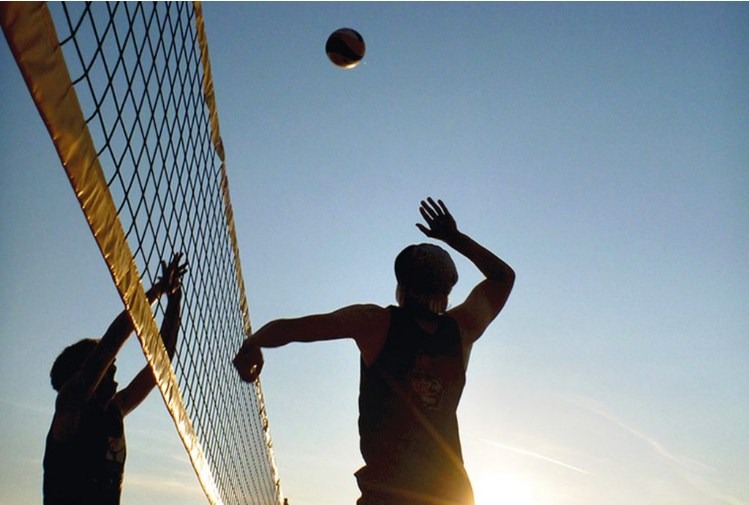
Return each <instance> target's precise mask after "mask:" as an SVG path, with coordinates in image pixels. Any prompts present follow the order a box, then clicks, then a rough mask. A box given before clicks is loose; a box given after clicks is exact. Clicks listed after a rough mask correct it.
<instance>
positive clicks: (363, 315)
mask: <svg viewBox="0 0 749 505" xmlns="http://www.w3.org/2000/svg"><path fill="white" fill-rule="evenodd" d="M341 316H342V317H343V318H345V319H346V320H347V321H346V323H344V324H346V326H348V327H349V328H350V329H351V336H352V337H353V338H354V340H355V341H356V345H357V347H359V352H360V353H361V356H362V359H363V360H364V362H365V363H366V364H367V365H371V364H372V363H374V361H375V360H376V359H377V356H378V355H379V353H380V350H381V349H382V346H383V345H384V343H385V338H386V337H387V332H388V328H389V327H390V310H388V309H387V308H385V307H381V306H379V305H375V304H372V303H368V304H358V305H350V306H348V307H346V308H344V309H341Z"/></svg>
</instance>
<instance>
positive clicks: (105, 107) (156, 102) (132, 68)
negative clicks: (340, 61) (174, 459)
mask: <svg viewBox="0 0 749 505" xmlns="http://www.w3.org/2000/svg"><path fill="white" fill-rule="evenodd" d="M0 22H1V23H2V27H3V31H4V33H5V36H6V39H7V40H8V44H9V46H10V48H11V50H12V52H13V54H14V56H15V58H16V61H17V63H18V66H19V68H20V70H21V73H22V74H23V76H24V79H25V81H26V84H27V86H28V88H29V91H30V92H31V94H32V96H33V99H34V101H35V103H36V105H37V108H38V110H39V112H40V114H41V116H42V119H43V121H44V123H45V125H46V127H47V129H48V131H49V133H50V137H51V138H52V140H53V142H54V144H55V148H56V150H57V153H58V155H59V157H60V160H61V162H62V165H63V167H64V169H65V171H66V173H67V175H68V178H69V179H70V182H71V185H72V187H73V190H74V192H75V194H76V196H77V198H78V200H79V202H80V205H81V209H82V210H83V213H84V215H85V217H86V220H87V221H88V224H89V226H90V228H91V231H92V233H93V235H94V237H95V239H96V242H97V244H98V246H99V248H100V250H101V253H102V256H103V258H104V260H105V262H106V264H107V266H108V268H109V271H110V273H111V275H112V279H113V281H114V283H115V285H116V287H117V290H118V292H119V293H120V296H121V298H122V301H123V303H124V305H125V307H126V309H127V310H128V311H129V312H130V315H131V318H132V320H133V323H134V326H135V329H136V333H137V335H138V339H139V341H140V343H141V347H142V348H143V352H144V355H145V356H146V359H147V361H148V363H149V364H150V365H151V367H152V368H153V371H154V375H155V376H156V378H157V383H158V386H159V389H160V391H161V394H162V396H163V398H164V402H165V404H166V406H167V409H168V411H169V413H170V414H171V416H172V418H173V420H174V424H175V427H176V429H177V432H178V434H179V436H180V438H181V439H182V442H183V444H184V446H185V449H186V450H187V453H188V455H189V458H190V460H191V462H192V465H193V467H194V468H195V472H196V474H197V476H198V479H199V481H200V484H201V486H202V488H203V489H204V491H205V493H206V496H207V498H208V501H209V502H210V503H212V504H226V505H233V504H253V505H266V504H274V505H278V504H280V503H281V502H282V500H283V498H282V492H281V487H280V483H279V478H278V474H277V471H276V467H275V463H274V457H273V451H272V443H271V438H270V433H269V429H268V420H267V417H266V415H265V407H264V402H263V396H262V390H261V388H260V384H259V382H258V383H256V384H254V385H252V386H249V385H247V384H243V383H241V382H240V380H239V378H238V376H237V374H236V373H235V372H234V370H233V368H232V366H231V359H232V358H233V356H234V354H235V353H236V351H237V350H238V348H239V346H240V345H241V342H242V341H243V340H244V338H245V337H246V336H247V335H249V333H250V331H251V329H250V318H249V311H248V307H247V301H246V297H245V290H244V284H243V277H242V270H241V265H240V261H239V250H238V247H237V239H236V234H235V228H234V220H233V214H232V208H231V201H230V198H229V185H228V181H227V177H226V166H225V162H224V150H223V146H222V143H221V135H220V132H219V123H218V116H217V112H216V104H215V100H214V91H213V82H212V78H211V71H210V60H209V57H208V48H207V43H206V36H205V30H204V24H203V17H202V10H201V6H200V3H198V2H195V3H190V2H185V3H183V2H174V3H142V2H133V3H130V2H113V3H109V2H94V3H78V2H71V3H61V4H59V3H54V4H50V5H49V6H48V5H47V4H46V3H44V2H18V3H16V2H9V3H2V4H0ZM176 252H182V253H184V255H185V259H186V260H187V261H188V262H189V270H188V272H187V274H186V276H185V278H184V279H183V303H182V315H181V323H180V324H181V326H180V338H179V341H178V347H177V351H176V354H175V356H174V358H173V359H172V360H171V361H170V360H169V358H168V356H167V354H166V351H165V349H164V346H163V344H162V342H161V338H160V336H159V330H158V328H157V323H156V320H157V319H160V318H163V315H164V311H165V305H166V304H165V303H162V302H159V303H158V304H157V305H155V306H154V308H153V309H152V307H151V306H150V305H149V304H148V302H147V300H146V296H145V290H144V285H145V286H150V285H151V284H152V283H153V282H154V281H155V280H156V279H157V278H158V277H159V275H160V273H161V272H160V262H161V260H162V259H164V260H166V261H169V259H170V258H171V256H172V254H173V253H176Z"/></svg>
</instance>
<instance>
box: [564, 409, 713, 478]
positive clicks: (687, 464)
mask: <svg viewBox="0 0 749 505" xmlns="http://www.w3.org/2000/svg"><path fill="white" fill-rule="evenodd" d="M567 401H568V402H569V403H572V404H574V405H577V406H578V407H581V408H583V409H585V410H587V411H589V412H592V413H593V414H596V415H598V416H600V417H603V418H604V419H606V420H608V421H611V422H612V423H614V424H615V425H617V426H618V427H619V428H621V429H623V430H624V431H627V432H629V433H631V434H632V435H634V436H635V437H636V438H638V439H640V440H642V441H643V442H645V443H646V444H647V445H649V446H650V447H651V448H652V449H653V450H654V451H655V452H656V453H657V454H659V455H660V456H661V457H663V458H665V459H667V460H669V461H671V462H672V463H675V464H676V465H678V466H679V467H681V468H683V469H685V470H689V471H694V470H695V469H699V470H702V471H708V472H717V470H716V469H715V468H713V467H711V466H709V465H706V464H704V463H702V462H700V461H697V460H694V459H691V458H683V457H679V456H676V455H675V454H673V453H671V452H670V451H669V450H667V449H666V448H665V447H664V446H663V445H662V444H661V443H660V442H658V441H657V440H655V439H654V438H653V437H650V436H648V435H646V434H645V433H642V432H641V431H639V430H637V429H635V428H633V427H632V426H629V425H628V424H626V423H625V422H623V421H622V420H620V419H618V418H617V417H615V416H613V415H612V414H609V413H608V412H606V411H604V410H603V409H602V408H600V407H598V406H594V405H592V404H591V402H590V401H585V400H582V399H568V400H567Z"/></svg>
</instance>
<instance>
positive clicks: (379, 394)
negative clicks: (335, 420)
mask: <svg viewBox="0 0 749 505" xmlns="http://www.w3.org/2000/svg"><path fill="white" fill-rule="evenodd" d="M389 310H390V311H391V323H390V328H389V329H388V335H387V337H386V340H385V344H384V346H383V348H382V351H381V352H380V355H379V356H378V357H377V360H376V361H375V362H374V363H373V364H372V365H371V366H369V367H367V366H366V365H365V364H364V362H363V361H362V363H361V373H360V384H359V436H360V448H361V453H362V456H363V458H364V461H365V463H366V464H365V466H364V467H363V468H362V469H361V470H359V471H358V472H357V473H356V477H357V480H358V481H359V487H360V488H361V490H362V499H361V500H360V501H359V502H358V503H360V504H369V503H387V504H388V505H397V504H401V503H403V504H409V505H410V504H420V503H425V504H426V503H435V501H434V500H435V499H438V500H442V501H439V503H446V504H447V503H450V504H455V505H458V504H460V505H467V504H472V503H473V498H472V496H473V495H472V492H471V486H470V482H469V481H468V477H467V475H466V473H465V469H464V467H463V456H462V452H461V446H460V438H459V434H458V421H457V415H456V411H457V408H458V403H459V402H460V397H461V394H462V392H463V387H464V385H465V378H466V377H465V366H464V360H463V346H462V342H461V339H460V332H459V329H458V325H457V323H456V322H455V320H453V319H452V318H451V317H449V316H446V315H442V316H436V315H435V316H433V318H434V323H436V330H435V331H434V333H428V332H427V331H425V330H424V329H422V328H421V326H419V324H418V322H417V320H416V318H415V317H414V315H413V314H412V313H411V312H409V311H408V310H406V309H403V308H400V307H392V306H391V307H389ZM383 493H384V494H383ZM375 495H377V496H381V501H377V500H375V499H374V498H368V496H370V497H374V496H375Z"/></svg>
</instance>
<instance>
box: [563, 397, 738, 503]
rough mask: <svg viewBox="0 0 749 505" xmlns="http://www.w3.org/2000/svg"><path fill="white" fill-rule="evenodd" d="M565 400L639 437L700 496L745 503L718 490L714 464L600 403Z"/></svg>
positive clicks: (587, 400)
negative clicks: (680, 449) (672, 446)
mask: <svg viewBox="0 0 749 505" xmlns="http://www.w3.org/2000/svg"><path fill="white" fill-rule="evenodd" d="M566 401H567V402H569V403H571V404H573V405H576V406H578V407H580V408H582V409H584V410H586V411H588V412H591V413H593V414H595V415H597V416H600V417H602V418H604V419H606V420H607V421H609V422H611V423H613V424H614V425H615V426H617V427H619V428H620V429H622V430H624V431H626V432H628V433H630V434H631V435H633V436H634V437H635V438H636V439H639V440H641V441H643V442H644V443H645V444H646V445H647V446H649V447H650V448H651V449H652V450H653V452H654V453H655V454H657V455H658V456H660V457H661V458H663V459H664V460H666V461H668V462H670V463H672V464H673V465H674V466H675V467H676V468H677V469H678V470H679V471H680V473H681V474H682V477H683V478H684V480H685V481H686V482H687V483H689V485H690V486H691V487H692V488H693V489H695V490H696V491H698V492H699V493H702V495H703V496H705V497H708V498H710V499H712V500H714V501H716V502H719V503H724V504H726V505H749V503H747V502H746V501H745V500H742V499H740V498H736V497H735V496H731V495H729V494H727V493H726V492H725V491H723V490H722V489H723V488H724V486H721V485H718V484H716V483H715V482H714V481H715V480H716V479H717V478H718V476H719V471H718V470H717V469H716V468H714V467H712V466H710V465H707V464H705V463H703V462H701V461H697V460H695V459H692V458H687V457H684V456H679V455H677V454H675V453H674V452H672V451H670V450H669V449H667V448H666V447H665V446H664V445H663V444H662V443H660V442H659V441H658V440H656V439H655V438H654V437H652V436H649V435H647V434H645V433H643V432H642V431H640V430H638V429H636V428H634V427H632V426H630V425H629V424H627V423H625V422H624V421H622V420H621V419H619V418H618V417H616V416H615V415H613V414H611V413H610V412H608V411H607V410H606V409H605V408H604V407H602V406H600V405H597V404H595V403H594V402H593V401H591V400H589V399H584V398H567V399H566Z"/></svg>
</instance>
